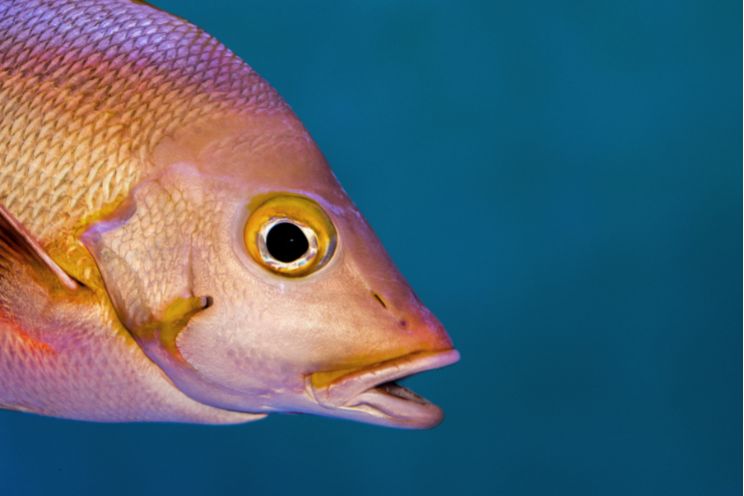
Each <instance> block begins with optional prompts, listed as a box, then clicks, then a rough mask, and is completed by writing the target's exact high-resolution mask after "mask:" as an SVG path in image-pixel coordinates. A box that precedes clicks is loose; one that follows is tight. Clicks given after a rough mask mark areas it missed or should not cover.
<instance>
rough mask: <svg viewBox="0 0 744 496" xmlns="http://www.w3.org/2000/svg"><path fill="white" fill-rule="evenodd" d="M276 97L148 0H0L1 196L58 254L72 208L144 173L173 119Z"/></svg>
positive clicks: (118, 193) (99, 207) (112, 201)
mask: <svg viewBox="0 0 744 496" xmlns="http://www.w3.org/2000/svg"><path fill="white" fill-rule="evenodd" d="M283 108H284V104H283V103H282V102H281V100H280V99H279V98H278V96H277V95H276V93H275V92H274V91H273V90H272V89H271V87H270V86H269V85H268V84H267V83H265V82H264V81H263V80H262V79H260V78H259V77H258V76H257V75H256V74H255V72H253V71H252V70H251V69H250V68H249V67H248V66H247V65H246V64H244V63H243V62H242V61H241V60H240V59H239V58H237V57H236V56H235V55H234V54H233V53H232V52H231V51H229V50H228V49H226V48H225V47H224V46H223V45H221V44H220V43H219V42H217V41H216V40H214V38H212V37H211V36H209V35H207V34H206V33H204V32H203V31H201V30H199V29H198V28H196V27H194V26H192V25H190V24H187V23H185V22H183V21H181V20H180V19H177V18H175V17H173V16H170V15H168V14H166V13H163V12H161V11H159V10H156V9H154V8H152V7H150V6H147V5H144V4H139V3H134V2H131V1H129V0H122V1H118V2H117V1H109V2H94V1H64V0H63V1H58V0H56V1H38V0H37V1H33V0H32V1H23V2H21V1H2V2H0V203H3V204H4V205H5V206H6V207H7V208H8V209H9V210H10V211H12V212H13V213H14V215H16V216H17V217H18V219H20V220H21V222H23V223H24V224H25V225H26V227H27V228H28V229H29V230H30V231H31V232H32V233H34V234H35V235H36V236H37V237H38V238H40V239H41V240H42V242H43V243H44V244H45V245H52V246H54V248H56V249H57V250H58V251H59V252H60V253H62V254H63V253H64V252H65V251H67V250H66V249H68V248H69V246H65V247H60V246H58V245H59V244H63V245H64V244H69V243H72V241H70V236H69V234H70V232H71V231H74V230H78V229H80V228H81V227H82V226H80V225H78V223H79V221H80V219H86V220H87V221H90V219H93V218H95V216H96V213H97V212H101V211H106V210H110V209H112V208H114V207H115V206H116V205H117V204H118V203H119V202H120V201H121V200H122V199H123V198H125V197H126V196H127V194H128V193H129V190H130V189H131V187H132V186H133V185H134V184H136V183H137V182H138V181H139V180H140V178H141V177H143V175H145V174H147V173H148V171H149V169H150V167H151V165H150V163H149V161H148V160H147V156H148V154H149V152H150V151H151V150H152V148H153V147H154V146H156V145H157V143H158V142H159V141H160V140H161V139H162V138H163V137H164V136H166V135H168V134H169V133H170V132H172V131H173V130H174V129H177V128H178V127H179V126H181V125H183V124H184V123H185V122H190V121H195V120H198V119H199V118H201V117H204V116H207V115H210V116H212V117H215V116H219V115H220V113H221V112H224V111H225V110H226V109H230V110H231V111H232V112H235V109H242V111H246V112H257V113H260V112H271V111H281V110H282V109H283ZM63 248H64V249H63ZM64 262H65V261H64V260H63V261H62V263H64Z"/></svg>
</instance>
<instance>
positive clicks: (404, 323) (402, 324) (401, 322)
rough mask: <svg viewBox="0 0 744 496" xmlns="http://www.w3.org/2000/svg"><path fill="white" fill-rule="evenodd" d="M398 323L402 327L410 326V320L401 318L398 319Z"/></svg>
mask: <svg viewBox="0 0 744 496" xmlns="http://www.w3.org/2000/svg"><path fill="white" fill-rule="evenodd" d="M398 325H399V326H400V327H402V328H403V329H405V328H406V327H408V321H407V320H406V319H400V320H399V321H398Z"/></svg>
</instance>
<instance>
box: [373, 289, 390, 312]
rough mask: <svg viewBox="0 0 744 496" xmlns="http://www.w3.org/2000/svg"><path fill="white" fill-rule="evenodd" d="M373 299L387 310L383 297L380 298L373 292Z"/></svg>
mask: <svg viewBox="0 0 744 496" xmlns="http://www.w3.org/2000/svg"><path fill="white" fill-rule="evenodd" d="M372 297H373V298H374V299H375V300H377V303H379V304H380V305H382V308H384V309H385V310H387V304H385V300H383V299H382V296H380V295H378V294H377V293H375V292H374V291H372Z"/></svg>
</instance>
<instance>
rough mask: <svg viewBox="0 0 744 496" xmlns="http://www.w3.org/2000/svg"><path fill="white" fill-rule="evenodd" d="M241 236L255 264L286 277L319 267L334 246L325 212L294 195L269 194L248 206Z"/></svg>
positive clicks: (334, 236) (302, 273) (312, 202)
mask: <svg viewBox="0 0 744 496" xmlns="http://www.w3.org/2000/svg"><path fill="white" fill-rule="evenodd" d="M249 208H250V207H249ZM243 238H244V242H245V246H246V249H247V250H248V252H249V253H250V255H251V256H252V257H253V259H254V260H255V261H256V262H257V263H258V264H259V265H261V266H263V267H264V268H266V269H268V270H270V271H272V272H275V273H278V274H281V275H284V276H290V277H298V276H304V275H308V274H310V273H312V272H314V271H315V270H317V269H319V268H320V267H322V266H323V265H324V264H325V263H326V262H327V261H328V260H329V259H330V257H331V256H332V255H333V252H334V250H335V247H336V229H335V228H334V226H333V223H332V222H331V220H330V219H329V218H328V215H327V214H326V213H325V211H323V209H322V208H321V206H320V205H318V203H316V202H315V201H313V200H311V199H309V198H306V197H304V196H300V195H294V194H277V195H271V196H270V197H269V198H268V199H266V200H264V201H263V202H261V203H259V204H258V206H256V207H255V208H254V209H252V212H251V214H250V215H249V217H248V220H247V222H246V224H245V231H244V233H243Z"/></svg>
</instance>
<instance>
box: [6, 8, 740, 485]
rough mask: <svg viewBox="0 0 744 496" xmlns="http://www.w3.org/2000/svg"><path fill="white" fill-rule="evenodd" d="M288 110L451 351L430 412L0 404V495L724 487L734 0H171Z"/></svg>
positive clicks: (734, 342) (731, 330)
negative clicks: (265, 414)
mask: <svg viewBox="0 0 744 496" xmlns="http://www.w3.org/2000/svg"><path fill="white" fill-rule="evenodd" d="M154 3H155V4H157V5H158V6H161V7H162V8H164V9H166V10H168V11H171V12H174V13H177V14H179V15H180V16H182V17H185V18H187V19H189V20H191V21H193V22H195V23H196V24H198V25H200V26H202V27H203V28H205V29H206V30H207V31H209V32H211V33H212V34H214V35H215V36H217V37H218V38H219V39H221V40H222V41H223V42H225V43H226V44H227V45H228V46H229V47H231V48H232V49H233V50H235V51H236V52H237V53H238V54H239V55H241V56H242V57H243V58H244V59H245V60H246V61H248V63H249V64H251V65H252V66H253V67H254V68H255V69H256V70H258V72H259V73H261V74H262V75H263V76H264V77H266V78H267V79H268V80H269V81H270V82H271V83H272V84H273V85H274V86H275V87H277V88H278V90H279V91H280V93H281V94H282V95H283V96H284V97H285V98H286V99H287V101H288V102H289V103H290V105H292V106H293V108H294V109H295V111H296V112H297V114H298V115H299V116H300V118H301V119H302V120H303V122H304V123H305V125H306V126H307V127H308V129H309V130H310V132H311V133H312V134H313V136H314V137H315V138H316V140H317V141H318V143H319V144H320V146H321V148H322V149H323V150H324V152H325V154H326V155H327V157H328V159H329V161H330V163H331V164H332V166H333V167H334V169H335V171H336V173H337V175H338V176H339V178H340V180H341V182H342V183H343V184H344V185H345V187H346V189H347V190H348V192H349V193H350V195H351V196H352V198H354V199H355V201H356V202H357V204H358V205H359V207H360V208H361V210H362V211H363V212H364V213H365V214H366V216H367V217H368V219H369V220H370V222H371V224H372V225H373V226H374V227H375V229H376V230H377V232H378V233H379V235H380V237H381V238H382V240H383V242H384V243H385V244H386V246H387V248H388V249H389V251H390V253H391V254H392V256H393V258H394V259H395V260H396V262H397V264H398V265H399V267H400V268H401V270H402V271H403V273H404V274H405V275H406V276H407V277H408V278H409V280H410V281H411V283H412V285H413V287H414V288H415V289H416V290H417V292H418V293H419V295H420V296H421V298H422V299H423V300H424V301H425V302H426V303H427V304H428V305H429V306H430V307H431V309H432V310H433V311H434V312H435V313H436V314H437V315H438V316H439V317H440V318H441V320H442V321H443V322H444V323H445V325H446V326H447V328H448V330H449V331H450V334H451V335H452V337H453V339H454V340H455V343H456V345H457V346H458V348H459V349H460V350H461V352H462V355H463V359H462V361H461V363H460V364H458V365H456V366H453V367H451V368H448V369H445V370H442V371H437V372H433V373H429V374H425V375H422V376H420V377H416V378H414V379H413V380H411V381H409V383H410V384H412V385H413V387H414V388H415V389H417V390H418V391H420V392H422V393H423V394H424V395H426V396H428V397H430V398H432V399H433V400H434V401H436V402H437V403H439V404H441V405H442V406H443V407H444V409H445V411H446V413H447V419H446V420H445V422H444V423H443V424H442V425H441V426H440V427H438V428H437V429H434V430H432V431H425V432H408V431H398V430H386V429H382V428H379V427H371V426H367V425H361V424H354V423H349V422H344V421H338V420H330V419H324V418H312V417H306V416H275V417H271V418H269V419H267V420H264V421H261V422H259V423H253V424H247V425H243V426H238V427H229V428H215V427H204V426H183V425H97V424H86V423H78V422H70V421H61V420H54V419H46V418H39V417H34V416H30V415H23V414H17V413H9V412H2V413H0V494H3V495H5V494H8V495H11V494H12V495H15V494H21V495H48V494H54V495H55V496H62V495H65V496H66V495H82V494H107V495H125V494H138V495H163V494H182V495H192V494H193V495H212V494H228V495H232V494H236V495H237V494H353V495H355V496H357V495H359V496H361V495H378V494H410V495H414V494H426V495H438V494H489V495H494V494H505V495H550V494H567V495H598V494H601V495H629V494H633V495H658V494H674V495H677V496H679V495H688V494H690V495H692V494H696V495H699V494H705V495H735V494H741V469H742V453H741V448H742V410H741V407H742V382H741V378H742V371H741V370H742V369H741V367H742V363H741V352H742V320H741V318H742V306H741V305H742V303H741V302H742V285H741V282H742V280H741V274H742V265H741V264H742V230H741V229H742V217H741V201H742V197H741V195H742V168H741V165H742V164H741V151H742V141H741V137H742V127H741V123H742V114H741V109H742V100H741V89H742V78H741V75H742V65H741V61H742V52H741V46H742V45H741V37H742V32H741V19H742V12H741V8H742V7H741V2H739V1H715V2H711V1H705V0H698V1H684V0H682V1H663V0H660V1H655V2H648V1H645V0H626V1H623V2H620V1H614V2H610V1H579V0H569V1H563V2H551V1H547V0H543V1H527V2H516V1H509V2H506V1H504V2H501V1H495V2H486V1H481V2H477V1H433V0H430V1H402V0H382V1H374V2H365V1H358V0H355V1H350V0H337V1H321V2H307V1H302V0H293V1H276V2H258V1H245V2H237V1H229V0H210V1H209V2H204V1H201V0H200V1H196V0H192V1H183V0H160V1H155V2H154Z"/></svg>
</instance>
